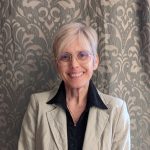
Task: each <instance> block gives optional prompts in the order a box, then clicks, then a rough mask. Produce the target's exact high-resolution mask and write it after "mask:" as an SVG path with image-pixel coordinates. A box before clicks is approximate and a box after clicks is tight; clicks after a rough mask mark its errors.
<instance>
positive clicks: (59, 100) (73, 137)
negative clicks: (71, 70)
mask: <svg viewBox="0 0 150 150" xmlns="http://www.w3.org/2000/svg"><path fill="white" fill-rule="evenodd" d="M48 104H56V105H58V106H59V107H62V108H63V109H64V111H65V112H66V117H67V135H68V150H82V146H83V141H84V135H85V132H86V126H87V120H88V114H89V110H90V108H91V107H97V108H99V109H107V107H106V105H105V104H104V103H103V101H102V100H101V98H100V96H99V94H98V92H97V90H96V87H95V86H94V84H93V82H92V81H90V84H89V89H88V95H87V105H86V108H85V110H84V112H83V113H82V114H81V116H80V118H79V120H78V122H77V124H76V125H74V122H73V119H72V117H71V114H70V112H69V111H68V108H67V106H66V91H65V85H64V82H62V83H61V84H60V87H59V89H58V92H57V93H56V95H55V96H54V97H53V98H52V99H51V100H50V101H49V102H48Z"/></svg>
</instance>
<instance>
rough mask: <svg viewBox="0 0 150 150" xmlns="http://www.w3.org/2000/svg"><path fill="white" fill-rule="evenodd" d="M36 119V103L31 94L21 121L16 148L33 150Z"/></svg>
mask: <svg viewBox="0 0 150 150" xmlns="http://www.w3.org/2000/svg"><path fill="white" fill-rule="evenodd" d="M36 120H37V104H36V101H35V98H34V95H32V96H31V99H30V102H29V104H28V107H27V111H26V113H25V115H24V119H23V122H22V127H21V132H20V137H19V141H18V150H35V134H36Z"/></svg>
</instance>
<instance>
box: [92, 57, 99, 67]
mask: <svg viewBox="0 0 150 150" xmlns="http://www.w3.org/2000/svg"><path fill="white" fill-rule="evenodd" d="M93 65H94V69H93V70H96V69H97V68H98V65H99V56H98V55H96V56H95V57H94V62H93Z"/></svg>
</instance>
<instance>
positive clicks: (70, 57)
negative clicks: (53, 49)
mask: <svg viewBox="0 0 150 150" xmlns="http://www.w3.org/2000/svg"><path fill="white" fill-rule="evenodd" d="M81 52H86V53H87V54H88V58H91V57H90V56H94V55H93V53H92V52H90V51H89V50H81V51H78V52H77V53H78V54H77V55H76V56H74V55H73V54H71V53H69V52H62V53H64V54H69V60H68V61H62V60H60V58H59V56H57V57H56V61H57V63H58V64H60V65H68V64H69V63H70V62H71V61H72V59H73V57H74V58H75V59H76V61H77V62H78V63H81V62H83V61H85V60H81V58H80V57H79V54H80V53H81ZM86 62H87V60H86ZM86 62H84V63H86ZM63 63H64V64H63ZM81 64H82V63H81Z"/></svg>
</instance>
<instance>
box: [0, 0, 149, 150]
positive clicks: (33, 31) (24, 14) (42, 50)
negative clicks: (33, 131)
mask: <svg viewBox="0 0 150 150" xmlns="http://www.w3.org/2000/svg"><path fill="white" fill-rule="evenodd" d="M72 21H77V22H82V23H84V24H88V25H90V26H92V27H93V28H94V29H96V31H97V33H98V36H99V45H98V55H99V57H100V64H99V67H98V70H97V71H95V73H94V76H93V81H94V83H95V85H96V86H97V88H98V89H99V90H101V91H102V92H104V93H107V94H110V95H113V96H117V97H120V98H122V99H123V100H125V101H126V103H127V106H128V110H129V114H130V118H131V143H132V145H131V147H132V150H149V149H150V109H149V107H150V2H149V0H1V1H0V149H1V150H16V149H17V141H18V136H19V132H20V128H21V123H22V119H23V115H24V112H25V110H26V108H27V105H28V102H29V97H30V95H31V94H32V93H35V92H39V91H45V90H49V89H52V88H54V87H55V86H56V85H58V83H59V82H60V81H59V78H58V76H57V75H56V69H55V66H54V57H53V53H52V41H53V38H54V35H55V33H56V32H57V31H58V29H59V28H60V27H61V26H62V25H63V24H66V23H68V22H72Z"/></svg>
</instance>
